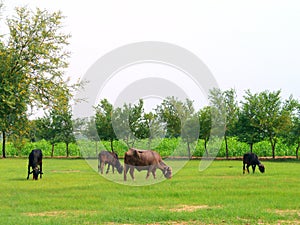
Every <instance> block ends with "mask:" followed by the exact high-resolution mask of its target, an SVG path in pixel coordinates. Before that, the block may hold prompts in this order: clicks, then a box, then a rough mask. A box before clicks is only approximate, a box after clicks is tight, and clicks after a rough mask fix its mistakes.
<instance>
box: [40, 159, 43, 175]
mask: <svg viewBox="0 0 300 225" xmlns="http://www.w3.org/2000/svg"><path fill="white" fill-rule="evenodd" d="M42 174H43V162H41V164H40V179H42Z"/></svg>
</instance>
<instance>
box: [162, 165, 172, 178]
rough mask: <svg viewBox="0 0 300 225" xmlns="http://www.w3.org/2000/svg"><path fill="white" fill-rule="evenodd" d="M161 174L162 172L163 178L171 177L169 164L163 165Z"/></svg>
mask: <svg viewBox="0 0 300 225" xmlns="http://www.w3.org/2000/svg"><path fill="white" fill-rule="evenodd" d="M163 174H164V176H165V178H168V179H170V178H172V168H171V167H169V166H167V167H165V168H164V171H163Z"/></svg>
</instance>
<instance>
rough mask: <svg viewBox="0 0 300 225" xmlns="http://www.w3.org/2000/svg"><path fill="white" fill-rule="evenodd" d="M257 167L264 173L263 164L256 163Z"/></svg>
mask: <svg viewBox="0 0 300 225" xmlns="http://www.w3.org/2000/svg"><path fill="white" fill-rule="evenodd" d="M258 169H259V171H260V172H261V173H264V172H265V166H264V165H263V164H259V165H258Z"/></svg>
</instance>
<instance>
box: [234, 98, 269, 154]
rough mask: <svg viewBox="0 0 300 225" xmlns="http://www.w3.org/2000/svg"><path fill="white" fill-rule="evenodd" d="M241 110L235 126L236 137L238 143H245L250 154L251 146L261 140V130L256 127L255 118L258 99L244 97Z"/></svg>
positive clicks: (256, 121)
mask: <svg viewBox="0 0 300 225" xmlns="http://www.w3.org/2000/svg"><path fill="white" fill-rule="evenodd" d="M244 99H245V101H244V102H242V106H241V110H240V111H239V114H238V122H237V124H236V132H235V134H236V136H237V138H238V140H239V141H241V142H245V143H247V144H248V145H249V147H250V152H252V150H253V145H254V144H255V143H258V142H260V141H262V140H263V138H264V137H263V135H262V133H261V129H260V127H259V126H258V124H259V121H258V117H257V112H258V111H259V109H258V102H257V101H258V99H257V98H256V97H253V98H249V96H248V97H247V96H245V97H244Z"/></svg>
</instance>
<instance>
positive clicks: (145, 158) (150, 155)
mask: <svg viewBox="0 0 300 225" xmlns="http://www.w3.org/2000/svg"><path fill="white" fill-rule="evenodd" d="M134 168H136V169H137V170H138V171H141V170H148V172H147V176H146V179H147V178H148V177H149V175H150V172H152V174H153V177H154V179H155V178H156V175H155V172H156V169H157V168H158V169H160V170H161V171H162V173H163V175H164V176H165V177H166V178H168V179H169V178H171V177H172V168H171V167H169V166H167V165H166V164H165V163H164V162H163V161H162V158H161V156H160V155H159V154H158V153H157V152H155V151H151V150H138V149H133V148H130V149H129V150H128V151H127V152H126V153H125V158H124V181H126V180H127V177H126V175H127V172H128V170H129V169H130V171H129V173H130V175H131V178H132V179H133V180H134V174H133V172H134Z"/></svg>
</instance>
